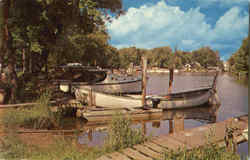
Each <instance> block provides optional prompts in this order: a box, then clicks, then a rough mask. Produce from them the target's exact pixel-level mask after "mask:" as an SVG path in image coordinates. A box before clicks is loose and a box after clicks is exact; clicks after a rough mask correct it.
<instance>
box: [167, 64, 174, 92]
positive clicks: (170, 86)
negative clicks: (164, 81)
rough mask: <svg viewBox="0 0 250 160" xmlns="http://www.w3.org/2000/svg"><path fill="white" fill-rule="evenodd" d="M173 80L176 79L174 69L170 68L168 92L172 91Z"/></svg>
mask: <svg viewBox="0 0 250 160" xmlns="http://www.w3.org/2000/svg"><path fill="white" fill-rule="evenodd" d="M173 81H174V69H173V68H170V70H169V87H168V93H171V92H172V87H173Z"/></svg>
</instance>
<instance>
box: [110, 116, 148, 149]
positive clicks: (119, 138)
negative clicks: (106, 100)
mask: <svg viewBox="0 0 250 160" xmlns="http://www.w3.org/2000/svg"><path fill="white" fill-rule="evenodd" d="M144 141H146V137H144V135H143V133H142V131H141V130H139V129H136V128H131V120H130V119H129V118H127V117H124V116H122V115H121V114H117V115H116V116H115V117H114V118H113V119H112V122H111V125H110V127H109V134H108V138H107V146H108V147H110V148H111V150H114V151H117V150H120V149H123V148H127V147H132V146H133V145H135V144H140V143H142V142H144Z"/></svg>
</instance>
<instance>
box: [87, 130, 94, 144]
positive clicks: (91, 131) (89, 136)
mask: <svg viewBox="0 0 250 160" xmlns="http://www.w3.org/2000/svg"><path fill="white" fill-rule="evenodd" d="M88 139H89V141H90V142H92V141H93V129H89V131H88Z"/></svg>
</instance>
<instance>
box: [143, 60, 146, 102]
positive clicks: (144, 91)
mask: <svg viewBox="0 0 250 160" xmlns="http://www.w3.org/2000/svg"><path fill="white" fill-rule="evenodd" d="M146 87H147V58H146V57H145V56H143V57H142V106H146V105H147V104H146Z"/></svg>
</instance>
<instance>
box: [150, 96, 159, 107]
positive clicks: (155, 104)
mask: <svg viewBox="0 0 250 160" xmlns="http://www.w3.org/2000/svg"><path fill="white" fill-rule="evenodd" d="M151 101H152V106H153V108H157V106H158V104H159V103H160V101H161V100H160V99H158V98H151Z"/></svg>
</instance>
